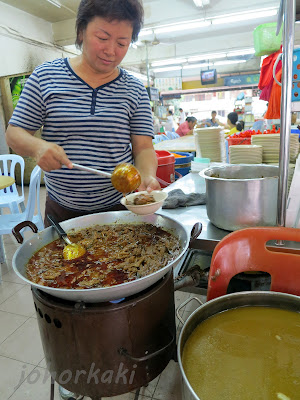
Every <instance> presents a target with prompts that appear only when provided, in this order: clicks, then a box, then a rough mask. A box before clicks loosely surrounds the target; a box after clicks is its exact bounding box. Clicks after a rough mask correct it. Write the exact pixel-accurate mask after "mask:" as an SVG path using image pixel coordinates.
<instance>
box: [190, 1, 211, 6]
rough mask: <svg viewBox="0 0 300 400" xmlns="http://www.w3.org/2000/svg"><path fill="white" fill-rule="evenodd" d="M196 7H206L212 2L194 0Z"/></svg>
mask: <svg viewBox="0 0 300 400" xmlns="http://www.w3.org/2000/svg"><path fill="white" fill-rule="evenodd" d="M193 2H194V3H195V6H196V7H204V6H207V5H208V4H209V3H210V0H193Z"/></svg>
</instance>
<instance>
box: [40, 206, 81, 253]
mask: <svg viewBox="0 0 300 400" xmlns="http://www.w3.org/2000/svg"><path fill="white" fill-rule="evenodd" d="M47 218H48V221H49V222H50V223H51V225H52V226H53V228H55V230H56V232H57V233H58V234H59V236H60V237H61V238H62V239H63V240H64V241H65V242H66V243H67V245H66V246H65V247H64V249H63V257H64V259H65V260H75V259H76V258H79V257H81V256H83V255H84V254H85V253H86V250H85V248H84V247H83V246H81V244H78V243H72V242H71V240H70V239H69V238H68V235H67V232H65V231H64V230H63V228H62V227H61V226H60V225H59V223H58V222H57V221H56V219H55V218H54V217H53V216H52V215H49V214H48V215H47Z"/></svg>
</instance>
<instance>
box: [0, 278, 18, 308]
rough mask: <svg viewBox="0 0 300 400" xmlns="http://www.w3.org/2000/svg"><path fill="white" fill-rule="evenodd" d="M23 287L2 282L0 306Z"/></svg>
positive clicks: (0, 284)
mask: <svg viewBox="0 0 300 400" xmlns="http://www.w3.org/2000/svg"><path fill="white" fill-rule="evenodd" d="M23 287H24V286H23V285H20V284H19V283H11V282H5V281H2V282H1V283H0V305H1V304H2V303H3V302H4V301H6V300H7V299H8V298H10V297H11V296H13V295H14V294H16V293H17V292H18V291H19V290H21V289H23Z"/></svg>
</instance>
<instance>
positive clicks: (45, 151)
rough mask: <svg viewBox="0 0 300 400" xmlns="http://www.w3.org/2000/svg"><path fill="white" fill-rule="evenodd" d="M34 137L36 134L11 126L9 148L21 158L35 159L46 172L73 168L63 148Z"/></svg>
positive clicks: (8, 129)
mask: <svg viewBox="0 0 300 400" xmlns="http://www.w3.org/2000/svg"><path fill="white" fill-rule="evenodd" d="M33 135H34V132H30V131H27V130H25V129H23V128H19V127H17V126H12V125H9V126H8V128H7V131H6V141H7V144H8V146H9V147H10V148H12V149H13V151H15V152H16V153H17V154H19V155H20V156H29V157H34V158H35V159H36V162H37V164H38V165H39V166H40V167H41V168H42V169H43V170H44V171H52V170H54V169H59V168H61V167H62V165H66V166H67V167H68V168H72V163H71V161H70V160H69V159H68V157H67V155H66V153H65V151H64V149H63V148H62V147H61V146H58V145H57V144H55V143H49V142H47V141H46V140H43V139H40V138H37V137H34V136H33Z"/></svg>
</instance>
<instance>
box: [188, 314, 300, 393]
mask: <svg viewBox="0 0 300 400" xmlns="http://www.w3.org/2000/svg"><path fill="white" fill-rule="evenodd" d="M182 363H183V368H184V371H185V374H186V376H187V379H188V381H189V382H190V384H191V386H192V388H193V389H194V391H195V393H196V394H197V395H198V397H199V398H200V399H201V400H299V399H300V314H299V313H296V312H292V311H285V310H280V309H276V308H268V307H241V308H238V309H233V310H228V311H224V312H222V313H219V314H216V315H214V316H212V317H210V318H208V319H207V320H205V321H204V322H202V323H201V324H200V325H199V326H198V327H197V328H196V329H195V330H194V331H193V333H192V334H191V336H190V337H189V338H188V340H187V342H186V344H185V346H184V349H183V354H182Z"/></svg>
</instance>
